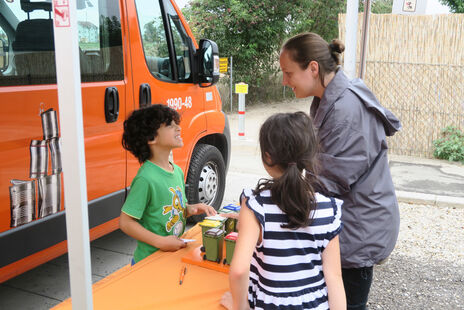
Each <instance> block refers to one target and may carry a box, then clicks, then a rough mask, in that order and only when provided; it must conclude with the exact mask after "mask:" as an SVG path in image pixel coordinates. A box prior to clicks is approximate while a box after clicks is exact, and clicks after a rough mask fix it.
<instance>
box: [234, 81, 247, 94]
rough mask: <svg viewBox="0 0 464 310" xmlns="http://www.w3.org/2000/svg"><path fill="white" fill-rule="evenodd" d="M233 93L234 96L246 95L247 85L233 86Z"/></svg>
mask: <svg viewBox="0 0 464 310" xmlns="http://www.w3.org/2000/svg"><path fill="white" fill-rule="evenodd" d="M235 93H236V94H248V84H245V83H243V82H242V83H238V84H235Z"/></svg>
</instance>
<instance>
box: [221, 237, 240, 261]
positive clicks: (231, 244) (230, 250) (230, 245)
mask: <svg viewBox="0 0 464 310" xmlns="http://www.w3.org/2000/svg"><path fill="white" fill-rule="evenodd" d="M237 237H238V233H236V232H231V233H229V234H227V236H226V237H225V238H224V240H225V241H226V258H225V260H224V264H229V265H230V263H231V262H232V257H233V256H234V250H235V243H236V242H237Z"/></svg>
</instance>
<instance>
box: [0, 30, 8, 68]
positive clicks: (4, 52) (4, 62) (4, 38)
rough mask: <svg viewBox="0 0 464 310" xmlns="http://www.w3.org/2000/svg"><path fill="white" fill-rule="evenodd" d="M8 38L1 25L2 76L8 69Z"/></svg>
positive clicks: (0, 62)
mask: <svg viewBox="0 0 464 310" xmlns="http://www.w3.org/2000/svg"><path fill="white" fill-rule="evenodd" d="M8 46H9V42H8V36H7V35H6V33H5V31H4V30H3V28H2V25H1V24H0V75H1V74H2V73H3V72H4V71H5V70H6V69H7V68H8Z"/></svg>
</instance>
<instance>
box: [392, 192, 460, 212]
mask: <svg viewBox="0 0 464 310" xmlns="http://www.w3.org/2000/svg"><path fill="white" fill-rule="evenodd" d="M396 197H397V198H398V201H399V202H406V203H413V204H427V205H433V206H436V207H454V208H464V198H463V197H453V196H442V195H434V194H424V193H415V192H405V191H396Z"/></svg>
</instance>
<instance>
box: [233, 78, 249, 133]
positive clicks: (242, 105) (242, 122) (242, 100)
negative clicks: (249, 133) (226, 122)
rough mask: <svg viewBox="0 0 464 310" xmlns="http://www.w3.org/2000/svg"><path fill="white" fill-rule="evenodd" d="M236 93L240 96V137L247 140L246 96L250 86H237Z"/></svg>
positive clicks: (242, 84) (240, 84)
mask: <svg viewBox="0 0 464 310" xmlns="http://www.w3.org/2000/svg"><path fill="white" fill-rule="evenodd" d="M235 93H236V94H238V136H239V139H245V95H246V94H248V84H245V83H243V82H242V83H237V84H235Z"/></svg>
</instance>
